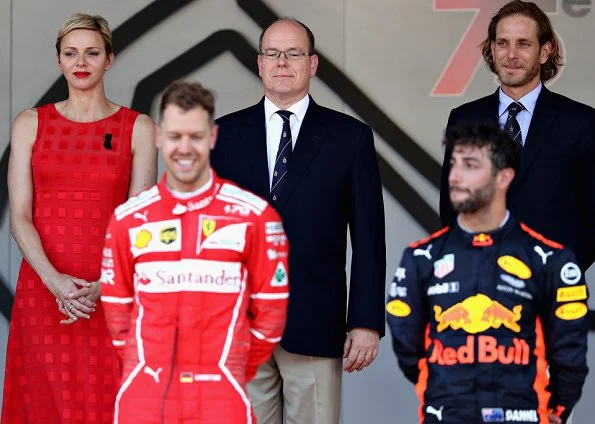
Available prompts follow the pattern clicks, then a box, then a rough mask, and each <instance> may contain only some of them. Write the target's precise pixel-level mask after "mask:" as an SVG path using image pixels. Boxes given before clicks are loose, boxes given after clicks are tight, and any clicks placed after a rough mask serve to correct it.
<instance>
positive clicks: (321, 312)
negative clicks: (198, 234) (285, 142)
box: [211, 98, 386, 357]
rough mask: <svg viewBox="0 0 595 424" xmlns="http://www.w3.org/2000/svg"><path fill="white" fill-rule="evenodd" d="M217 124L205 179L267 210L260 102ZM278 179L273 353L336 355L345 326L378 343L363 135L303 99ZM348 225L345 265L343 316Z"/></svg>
mask: <svg viewBox="0 0 595 424" xmlns="http://www.w3.org/2000/svg"><path fill="white" fill-rule="evenodd" d="M217 123H218V125H219V135H218V138H217V144H216V146H215V150H214V151H213V152H212V153H211V164H212V165H213V168H214V169H215V171H216V172H217V173H218V174H219V175H220V176H222V177H224V178H227V179H230V180H232V181H234V182H236V183H237V184H239V185H240V186H243V187H245V188H247V189H248V190H250V191H252V192H253V193H255V194H257V195H259V196H261V197H263V198H265V199H267V200H268V201H269V202H270V203H271V204H272V202H271V198H270V190H269V172H268V165H267V149H266V128H265V118H264V98H263V99H262V100H261V101H260V102H259V103H258V104H256V105H255V106H252V107H249V108H247V109H244V110H240V111H238V112H234V113H232V114H229V115H226V116H224V117H222V118H219V119H218V120H217ZM286 178H287V181H285V185H284V187H283V190H282V193H281V195H280V196H279V199H278V200H277V202H276V204H275V205H274V206H275V208H276V209H277V211H278V212H279V214H280V215H281V218H282V219H283V226H284V228H285V232H286V233H287V237H288V239H289V250H290V254H289V277H290V278H289V286H290V298H289V310H288V315H287V326H286V328H285V334H284V336H283V340H282V341H281V346H283V348H284V349H285V350H287V351H288V352H292V353H297V354H302V355H311V356H319V357H341V356H342V355H343V345H344V342H345V336H346V331H348V330H350V329H351V328H354V327H365V328H370V329H374V330H376V331H378V332H379V333H380V335H381V336H382V335H384V325H385V324H384V293H385V291H384V287H385V274H386V246H385V239H384V237H385V233H384V206H383V200H382V187H381V183H380V174H379V171H378V163H377V160H376V152H375V149H374V140H373V136H372V131H371V129H370V127H369V126H368V125H365V124H363V123H362V122H360V121H358V120H357V119H355V118H352V117H350V116H348V115H345V114H343V113H340V112H337V111H334V110H331V109H327V108H325V107H321V106H319V105H317V104H316V103H315V102H314V100H313V99H312V98H310V105H309V107H308V110H307V112H306V115H305V117H304V120H303V122H302V125H301V128H300V132H299V135H298V138H297V141H296V145H295V149H294V151H293V154H292V157H291V162H290V163H289V169H288V173H287V177H286ZM348 225H349V230H350V236H351V243H352V247H353V258H352V266H351V282H350V289H349V290H350V292H349V308H348V312H347V311H346V307H347V305H346V303H347V285H346V274H345V257H346V247H347V227H348ZM346 319H347V322H345V321H346Z"/></svg>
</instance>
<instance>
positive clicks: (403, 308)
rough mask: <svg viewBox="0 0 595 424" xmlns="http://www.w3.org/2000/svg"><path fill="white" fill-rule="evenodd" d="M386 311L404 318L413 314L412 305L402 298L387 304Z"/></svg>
mask: <svg viewBox="0 0 595 424" xmlns="http://www.w3.org/2000/svg"><path fill="white" fill-rule="evenodd" d="M386 312H388V313H389V314H391V315H394V316H396V317H400V318H404V317H406V316H409V314H411V307H410V306H409V305H408V304H406V303H405V302H403V301H402V300H398V299H397V300H391V301H390V302H388V303H387V304H386Z"/></svg>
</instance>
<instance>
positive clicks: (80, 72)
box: [74, 71, 91, 78]
mask: <svg viewBox="0 0 595 424" xmlns="http://www.w3.org/2000/svg"><path fill="white" fill-rule="evenodd" d="M89 75H91V72H82V71H79V72H74V76H75V77H77V78H87V77H88V76H89Z"/></svg>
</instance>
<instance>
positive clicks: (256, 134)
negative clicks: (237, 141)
mask: <svg viewBox="0 0 595 424" xmlns="http://www.w3.org/2000/svg"><path fill="white" fill-rule="evenodd" d="M240 137H241V139H242V140H241V141H242V143H241V145H242V147H243V148H244V155H245V156H244V157H245V158H246V160H247V161H248V162H249V163H250V168H251V170H252V178H253V179H254V181H255V187H256V188H255V189H254V191H255V192H256V194H258V195H259V196H261V197H264V198H265V199H269V197H270V187H269V165H268V161H267V143H266V139H267V138H266V126H265V121H264V97H263V98H262V100H261V101H260V102H259V103H258V104H256V105H254V107H252V109H251V110H250V113H249V114H247V115H246V117H245V121H244V122H243V124H242V131H240Z"/></svg>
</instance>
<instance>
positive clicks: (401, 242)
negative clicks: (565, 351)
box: [0, 0, 595, 424]
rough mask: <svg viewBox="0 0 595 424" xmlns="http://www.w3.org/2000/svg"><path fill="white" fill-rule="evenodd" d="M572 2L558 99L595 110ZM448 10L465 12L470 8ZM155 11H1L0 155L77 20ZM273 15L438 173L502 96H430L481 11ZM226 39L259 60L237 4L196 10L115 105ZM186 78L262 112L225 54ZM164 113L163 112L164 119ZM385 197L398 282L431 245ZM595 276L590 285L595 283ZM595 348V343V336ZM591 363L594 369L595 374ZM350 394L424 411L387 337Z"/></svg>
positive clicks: (362, 2) (128, 59) (338, 7)
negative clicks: (456, 133) (469, 104)
mask: <svg viewBox="0 0 595 424" xmlns="http://www.w3.org/2000/svg"><path fill="white" fill-rule="evenodd" d="M563 1H565V2H566V3H569V2H568V0H558V4H557V5H556V4H555V2H554V1H553V0H551V1H547V0H546V1H541V2H539V1H538V3H540V4H543V5H544V6H547V5H548V4H549V6H551V7H553V9H552V10H557V12H556V13H553V14H551V15H550V17H551V19H552V20H553V22H554V26H555V27H556V28H557V31H558V33H559V34H560V35H561V37H562V38H563V40H564V43H565V46H566V53H567V66H566V67H565V70H564V72H563V75H562V77H561V78H560V79H559V80H558V81H557V82H556V83H555V85H554V87H553V89H554V90H555V91H558V92H560V93H563V94H565V95H567V96H569V97H571V98H574V99H576V100H579V101H582V102H584V103H587V104H590V105H591V106H595V85H593V84H592V77H591V75H592V70H593V69H595V53H594V52H593V48H592V41H591V40H593V38H594V36H595V25H593V24H594V23H595V11H593V10H589V9H588V7H589V6H576V7H575V8H574V9H573V10H586V11H588V13H587V14H586V15H585V16H583V17H572V16H569V14H568V13H566V12H565V11H564V8H563V7H562V2H563ZM438 2H439V3H446V4H450V5H456V4H457V3H461V1H460V0H450V1H448V0H442V1H441V2H440V1H439V0H438ZM150 3H151V2H150V1H149V0H127V1H125V2H123V1H117V0H103V1H99V0H79V1H77V2H74V1H68V0H51V1H50V0H18V1H17V0H0V98H1V99H3V101H0V153H1V152H4V150H5V148H6V146H7V145H8V140H9V127H10V122H11V121H12V119H14V117H15V116H16V114H17V113H18V112H19V111H20V110H22V109H24V108H26V107H31V106H33V105H35V104H36V103H37V101H38V100H39V99H40V98H41V96H42V95H43V94H44V93H45V92H46V91H47V90H48V88H49V87H50V86H51V85H52V84H53V83H54V81H56V79H57V78H58V77H59V73H58V70H57V67H56V64H55V49H54V42H55V37H56V33H57V30H58V28H59V26H60V25H61V24H62V22H63V21H64V20H65V19H66V17H67V16H69V15H70V14H71V13H73V12H76V11H82V12H86V13H93V14H95V13H97V14H101V15H103V16H104V17H105V18H106V19H108V21H109V22H110V24H111V26H112V28H113V29H115V28H117V27H118V26H119V25H121V24H122V23H123V22H124V21H126V19H128V18H129V17H131V16H132V15H134V14H135V13H136V12H137V11H139V10H141V9H142V8H144V7H145V6H147V5H149V4H150ZM265 3H266V4H267V5H268V6H269V7H270V8H271V9H273V11H274V12H275V13H276V14H277V15H279V16H283V15H292V16H295V17H297V18H298V19H300V20H302V21H303V22H305V23H306V24H307V25H308V26H310V28H311V29H312V30H313V32H314V34H315V36H316V43H317V48H318V50H319V52H320V53H322V54H323V55H325V56H326V57H327V58H329V59H330V60H331V61H332V62H333V63H334V64H335V65H336V66H337V67H339V68H340V69H341V71H342V72H343V73H345V74H346V75H347V76H348V77H349V78H350V79H351V80H352V81H353V82H354V83H355V84H356V85H357V86H358V87H359V88H360V89H361V90H362V91H363V92H364V93H365V94H366V95H367V96H368V97H369V98H371V99H372V100H373V101H374V103H375V104H376V105H377V106H378V107H380V109H381V110H382V111H383V112H384V113H385V114H386V115H388V116H389V117H390V119H391V120H392V121H393V122H394V123H395V124H397V125H398V126H399V127H400V128H401V129H403V130H404V131H405V132H406V133H407V134H408V135H409V136H410V137H411V138H412V139H413V140H415V142H416V143H417V144H418V145H420V146H421V147H422V148H423V149H424V150H425V151H426V152H428V153H429V154H430V155H431V156H432V157H433V158H434V159H435V160H436V161H441V157H442V148H441V144H440V141H441V135H442V131H443V128H444V126H445V124H446V120H447V117H448V113H449V111H450V109H451V108H453V107H455V106H457V105H459V104H461V103H463V102H466V101H470V100H472V99H475V98H477V97H480V96H484V95H486V94H488V93H490V92H491V91H493V90H495V88H496V85H495V84H494V79H493V76H492V75H491V74H490V73H489V72H487V71H486V70H485V69H484V67H483V66H479V67H478V70H477V72H476V73H475V75H474V76H473V78H472V79H471V80H470V81H469V85H468V88H467V90H466V91H465V92H464V93H461V95H459V96H440V97H436V96H431V95H430V93H431V92H432V89H433V88H434V86H435V84H436V82H437V80H438V78H439V77H440V75H441V73H442V71H443V69H444V67H445V66H446V64H447V62H448V61H449V58H450V57H451V55H452V54H453V52H454V50H455V49H456V47H457V45H458V44H459V42H460V40H461V37H462V36H463V35H464V33H465V31H466V29H467V27H468V26H469V25H470V23H471V21H472V20H473V18H474V14H475V12H474V11H473V10H467V11H438V10H434V2H433V1H432V0H423V1H422V0H416V1H391V0H323V1H320V0H268V1H265ZM467 3H472V2H467ZM475 3H477V4H481V5H482V7H487V8H492V9H498V8H499V7H500V5H501V4H502V2H501V1H500V0H492V1H488V0H485V1H476V2H475ZM552 5H553V6H552ZM566 6H568V4H567V5H566ZM221 29H233V30H236V31H238V32H239V33H241V34H243V35H244V37H246V38H247V39H248V40H250V42H251V43H252V46H253V47H254V48H257V42H258V36H259V34H260V31H261V29H260V27H259V26H258V25H257V24H256V23H255V22H254V21H253V20H252V19H251V18H250V17H249V16H247V15H246V13H245V12H244V11H243V10H242V9H241V8H240V7H239V6H238V4H237V3H236V2H235V1H233V0H195V1H193V2H190V3H189V4H188V5H187V6H185V7H184V8H182V9H181V10H179V11H178V12H177V13H175V14H174V15H172V16H170V17H169V18H168V19H167V20H165V21H164V22H162V23H160V24H159V25H158V26H156V27H155V28H154V29H153V30H152V31H150V32H149V33H147V34H145V35H144V36H142V37H141V38H140V39H138V40H137V41H136V42H134V43H133V44H132V45H131V46H130V47H128V48H127V49H126V50H124V51H123V52H122V53H121V54H120V55H118V56H117V58H116V63H115V65H114V67H113V68H112V70H110V72H109V73H108V75H107V77H106V80H107V81H106V87H107V94H108V97H109V98H110V99H112V100H113V101H115V102H118V103H121V104H124V105H130V104H131V101H132V97H133V93H134V88H135V86H136V84H137V83H138V82H139V81H140V80H141V79H143V78H144V77H146V76H147V75H149V74H150V73H151V72H153V71H154V70H156V69H158V68H159V67H161V66H163V65H164V64H166V63H168V62H170V61H171V60H173V59H174V58H176V57H177V56H178V55H180V54H182V53H183V52H184V51H186V50H187V49H189V48H191V47H192V46H193V45H195V44H196V43H199V42H200V41H202V40H204V39H205V38H207V37H208V36H210V35H211V34H213V33H214V32H216V31H218V30H221ZM484 33H485V30H484V31H483V32H482V35H483V34H484ZM254 63H256V57H254ZM187 78H190V79H195V80H198V81H201V82H202V83H203V84H204V85H206V86H207V87H210V88H212V89H214V90H215V91H216V93H217V95H218V103H217V108H218V111H217V115H218V116H220V115H223V114H225V113H228V112H231V111H233V110H236V109H239V108H242V107H244V106H247V105H250V104H253V103H255V102H256V101H258V100H259V99H260V97H261V95H262V88H261V82H260V80H259V79H258V78H257V77H255V76H254V75H253V74H251V73H250V72H249V71H248V70H247V69H246V68H244V66H242V65H241V63H239V62H238V61H237V60H236V59H235V57H234V56H233V55H232V54H230V53H224V54H222V55H221V56H219V57H217V58H216V59H214V60H213V61H211V62H210V63H209V64H207V65H206V66H204V67H202V68H201V69H199V70H196V71H194V72H192V73H190V74H188V75H187ZM311 92H312V94H313V96H314V97H315V99H316V101H317V102H319V103H321V104H323V105H326V106H329V107H332V108H335V109H338V110H343V111H345V112H347V113H351V114H353V111H352V110H350V109H349V108H348V107H347V106H346V105H345V102H344V101H343V100H342V98H341V96H340V94H341V93H339V95H337V94H336V93H334V92H333V91H332V90H330V89H329V88H328V86H327V85H326V84H324V83H323V82H321V81H320V80H318V79H315V80H314V82H313V85H312V91H311ZM156 107H157V106H156V105H155V104H154V105H153V117H154V118H155V117H156V114H155V113H154V112H155V108H156ZM376 144H377V150H378V151H379V153H380V154H381V155H382V156H383V157H384V158H385V159H386V160H387V161H388V162H389V163H390V164H391V165H392V166H393V167H394V168H395V169H396V170H397V171H398V172H400V173H401V175H403V176H404V177H405V178H406V179H407V180H408V181H409V182H410V184H412V185H413V186H414V188H416V190H417V191H418V192H419V193H420V194H421V195H422V196H423V197H424V199H425V200H426V201H427V202H428V203H429V204H430V205H431V207H432V208H433V209H434V210H437V205H438V192H437V190H436V189H435V188H434V187H433V185H432V184H430V183H429V182H427V181H426V180H424V178H423V177H421V176H420V174H419V173H418V172H417V171H416V170H415V169H414V168H413V167H412V166H410V165H409V164H408V162H407V161H406V160H404V159H403V158H402V157H401V156H399V155H398V154H397V153H395V152H394V150H393V149H392V148H391V147H390V146H389V145H388V144H387V141H386V140H383V139H381V138H380V137H378V136H377V137H376ZM384 195H385V206H386V222H387V234H386V240H387V247H388V258H387V261H388V269H387V281H388V280H390V279H391V277H392V273H393V272H394V269H395V267H396V266H397V262H398V260H399V259H400V256H401V252H402V250H403V248H404V247H405V246H406V245H407V244H408V243H409V242H411V241H413V240H417V239H419V238H421V237H423V236H425V235H426V231H425V230H424V229H423V228H422V227H420V225H419V224H417V222H416V221H415V219H414V218H412V217H411V216H410V215H409V213H408V212H407V211H406V210H405V209H404V208H403V207H402V206H401V205H400V204H399V203H398V202H397V201H396V199H395V198H394V197H393V196H392V195H391V194H390V193H389V192H388V191H386V190H385V192H384ZM1 218H2V219H0V222H1V225H0V275H1V276H2V277H3V278H4V279H5V280H7V281H8V282H9V284H10V285H11V287H12V289H13V290H14V284H15V282H16V278H17V273H18V267H19V263H20V259H21V257H20V253H19V252H18V249H17V248H16V245H15V244H14V242H13V241H12V240H11V239H10V235H9V232H8V228H7V227H8V225H7V216H6V214H5V215H4V216H3V217H1ZM592 274H593V272H591V273H590V275H588V277H589V276H591V279H592V278H593V277H594V276H593V275H592ZM591 308H594V303H593V302H592V305H591ZM7 331H8V324H7V322H6V320H5V319H4V318H2V317H1V316H0V381H2V380H3V375H4V351H5V345H6V337H7ZM590 342H591V344H593V343H594V342H595V333H592V335H591V337H590ZM593 352H594V351H593V350H592V351H591V353H590V357H589V362H590V366H591V368H593V369H595V353H593ZM1 389H2V388H1V386H0V390H1ZM343 393H344V397H343V413H342V422H343V423H344V424H360V423H363V422H365V423H370V424H372V423H383V422H393V423H411V422H416V419H417V406H418V402H417V399H416V398H415V395H414V392H413V386H412V385H410V384H409V383H407V382H406V381H405V380H404V379H403V378H402V376H401V374H400V371H399V370H398V368H397V364H396V360H395V358H394V356H393V353H392V350H391V347H390V337H388V336H387V337H386V338H384V339H383V340H382V342H381V349H380V354H379V357H378V359H377V361H376V362H375V363H374V364H373V365H372V366H371V367H369V368H368V369H366V370H365V371H364V372H362V373H358V374H356V375H346V376H345V384H344V389H343ZM594 396H595V377H593V376H590V377H589V379H588V381H587V387H586V391H585V393H584V396H583V399H593V398H594ZM588 413H589V408H588V405H587V401H585V400H583V401H582V402H581V403H580V404H579V406H578V408H577V411H576V413H575V420H574V423H575V424H576V423H590V422H592V417H588Z"/></svg>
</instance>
